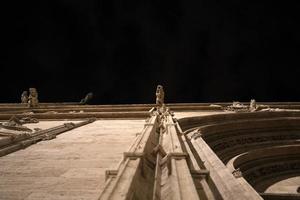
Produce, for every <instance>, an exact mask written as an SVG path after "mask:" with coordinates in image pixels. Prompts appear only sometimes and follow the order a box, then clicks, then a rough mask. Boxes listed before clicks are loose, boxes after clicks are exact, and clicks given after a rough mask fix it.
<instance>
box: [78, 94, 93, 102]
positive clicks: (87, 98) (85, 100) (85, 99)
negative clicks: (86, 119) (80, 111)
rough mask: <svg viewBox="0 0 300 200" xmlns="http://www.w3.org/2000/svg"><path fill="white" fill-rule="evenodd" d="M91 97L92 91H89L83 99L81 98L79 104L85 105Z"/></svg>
mask: <svg viewBox="0 0 300 200" xmlns="http://www.w3.org/2000/svg"><path fill="white" fill-rule="evenodd" d="M92 98H93V93H92V92H90V93H88V94H87V95H86V96H85V97H84V98H83V99H81V101H80V103H79V104H81V105H86V104H88V103H89V102H90V101H91V100H92Z"/></svg>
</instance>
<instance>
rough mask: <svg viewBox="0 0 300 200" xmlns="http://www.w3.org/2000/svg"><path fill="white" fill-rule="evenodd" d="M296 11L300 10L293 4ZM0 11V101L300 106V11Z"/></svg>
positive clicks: (249, 5) (103, 5)
mask: <svg viewBox="0 0 300 200" xmlns="http://www.w3.org/2000/svg"><path fill="white" fill-rule="evenodd" d="M295 2H297V1H295ZM9 4H10V5H5V6H2V9H4V10H5V11H6V12H5V13H7V14H6V16H5V18H3V19H2V21H3V22H2V25H1V26H2V31H1V32H2V33H4V35H2V36H1V48H2V50H4V52H5V53H4V54H2V56H1V57H2V58H1V79H0V84H1V86H2V87H1V95H0V97H1V98H0V102H19V101H20V95H21V93H22V91H23V90H26V89H28V88H29V87H36V88H37V89H38V92H39V98H40V101H42V102H61V101H79V100H80V99H81V98H83V97H84V96H85V94H86V93H88V92H93V93H94V95H95V98H94V100H93V103H99V104H110V103H113V104H114V103H152V102H155V98H154V95H155V88H156V85H157V84H162V85H163V86H164V87H165V93H166V101H167V102H207V101H232V100H240V101H249V100H250V98H255V99H256V100H257V101H300V84H299V83H300V76H299V75H300V73H299V72H300V68H299V67H300V65H299V64H300V62H299V43H300V41H299V40H300V34H299V31H298V29H299V21H298V20H297V15H298V13H299V6H298V5H296V3H295V4H294V5H291V4H290V2H283V1H281V2H280V3H275V2H274V1H271V2H270V1H247V0H245V1H239V0H235V1H233V0H228V1H215V0H206V1H201V0H197V1H179V0H163V1H162V0H151V1H142V0H126V1H125V0H123V1H116V0H105V1H99V0H86V1H83V0H51V1H47V0H42V1H20V2H15V1H10V3H9Z"/></svg>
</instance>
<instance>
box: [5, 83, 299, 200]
mask: <svg viewBox="0 0 300 200" xmlns="http://www.w3.org/2000/svg"><path fill="white" fill-rule="evenodd" d="M32 91H33V93H36V95H31V96H30V97H26V96H22V102H23V103H15V104H14V103H11V104H0V120H1V124H0V156H1V157H0V199H3V200H8V199H26V200H32V199H35V200H36V199H56V200H60V199H87V200H89V199H101V200H108V199H110V200H121V199H124V200H125V199H142V200H144V199H145V200H146V199H153V200H159V199H226V200H232V199H237V200H240V199H267V200H269V199H270V200H277V199H300V189H299V186H300V156H299V155H300V103H289V102H279V103H276V102H272V103H271V102H268V103H263V102H260V103H257V102H255V100H252V101H251V102H250V103H239V102H234V103H233V104H232V103H214V104H211V103H174V104H168V103H165V101H164V95H165V94H164V92H163V87H162V86H159V87H158V88H157V91H156V104H133V105H84V104H80V103H41V102H39V101H38V99H37V98H38V97H37V92H36V90H32ZM35 98H36V99H35ZM28 99H30V100H28ZM28 101H29V103H28Z"/></svg>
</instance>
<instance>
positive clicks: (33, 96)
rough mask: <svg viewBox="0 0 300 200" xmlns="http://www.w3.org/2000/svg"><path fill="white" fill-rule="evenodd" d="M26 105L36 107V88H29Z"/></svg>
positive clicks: (37, 101) (37, 102)
mask: <svg viewBox="0 0 300 200" xmlns="http://www.w3.org/2000/svg"><path fill="white" fill-rule="evenodd" d="M28 105H29V107H37V106H38V105H39V100H38V92H37V90H36V88H29V98H28Z"/></svg>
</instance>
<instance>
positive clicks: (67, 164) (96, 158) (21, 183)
mask: <svg viewBox="0 0 300 200" xmlns="http://www.w3.org/2000/svg"><path fill="white" fill-rule="evenodd" d="M57 123H58V122H40V123H39V124H30V126H31V127H32V128H33V127H41V124H43V125H44V126H43V127H44V128H46V127H51V126H53V125H54V124H55V125H57ZM59 123H62V122H59ZM143 124H144V121H143V120H130V121H129V120H102V121H96V122H94V123H92V124H88V125H86V126H83V127H80V128H78V129H74V130H72V131H69V132H66V133H64V134H62V135H59V136H58V137H57V138H56V139H54V140H51V141H43V142H40V143H38V144H35V145H33V146H30V147H28V148H26V149H24V150H20V151H18V152H15V153H12V154H9V155H7V156H5V157H1V158H0V163H1V165H0V199H1V200H7V199H26V200H30V199H35V200H36V199H39V200H40V199H56V200H60V199H97V198H98V196H99V194H100V192H101V188H102V187H103V184H104V175H105V170H106V169H109V168H114V167H115V166H116V165H117V164H118V162H119V161H120V159H121V158H122V155H123V152H124V151H126V150H127V149H128V148H129V146H130V144H131V143H132V140H133V139H134V138H135V137H136V133H137V132H139V131H141V129H142V128H143Z"/></svg>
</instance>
